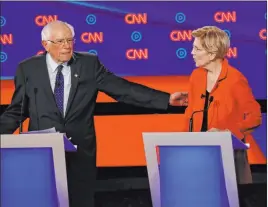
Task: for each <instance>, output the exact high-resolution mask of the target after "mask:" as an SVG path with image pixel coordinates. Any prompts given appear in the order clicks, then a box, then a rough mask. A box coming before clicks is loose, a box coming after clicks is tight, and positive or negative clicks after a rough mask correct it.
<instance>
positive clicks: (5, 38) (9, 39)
mask: <svg viewBox="0 0 268 207" xmlns="http://www.w3.org/2000/svg"><path fill="white" fill-rule="evenodd" d="M0 43H1V44H2V45H12V44H13V34H1V35H0Z"/></svg>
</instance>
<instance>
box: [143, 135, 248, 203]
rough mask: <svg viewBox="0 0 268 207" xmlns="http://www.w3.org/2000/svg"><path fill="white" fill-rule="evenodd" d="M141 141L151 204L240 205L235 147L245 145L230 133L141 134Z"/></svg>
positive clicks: (244, 146)
mask: <svg viewBox="0 0 268 207" xmlns="http://www.w3.org/2000/svg"><path fill="white" fill-rule="evenodd" d="M143 141H144V149H145V156H146V161H147V171H148V177H149V184H150V192H151V197H152V204H153V207H197V206H198V207H239V199H238V192H237V180H236V172H235V163H234V150H235V149H236V150H237V149H244V150H246V149H248V147H247V145H245V144H244V143H243V142H242V141H240V140H239V139H236V138H234V137H232V135H231V133H229V132H190V133H189V132H171V133H165V132H160V133H143ZM156 147H158V148H159V160H158V159H157V154H156ZM158 161H159V162H158Z"/></svg>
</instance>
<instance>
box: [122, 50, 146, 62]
mask: <svg viewBox="0 0 268 207" xmlns="http://www.w3.org/2000/svg"><path fill="white" fill-rule="evenodd" d="M126 57H127V59H128V60H147V59H148V49H147V48H146V49H128V50H127V52H126Z"/></svg>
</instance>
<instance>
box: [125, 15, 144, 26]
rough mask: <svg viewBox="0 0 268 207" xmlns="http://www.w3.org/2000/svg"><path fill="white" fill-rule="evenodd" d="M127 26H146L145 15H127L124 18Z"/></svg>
mask: <svg viewBox="0 0 268 207" xmlns="http://www.w3.org/2000/svg"><path fill="white" fill-rule="evenodd" d="M125 22H126V23H127V24H147V22H148V20H147V13H143V14H127V15H126V16H125Z"/></svg>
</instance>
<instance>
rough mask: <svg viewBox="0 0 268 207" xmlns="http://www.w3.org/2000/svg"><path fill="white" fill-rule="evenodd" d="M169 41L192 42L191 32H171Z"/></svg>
mask: <svg viewBox="0 0 268 207" xmlns="http://www.w3.org/2000/svg"><path fill="white" fill-rule="evenodd" d="M170 39H171V40H172V41H174V42H179V41H192V30H173V31H172V32H171V33H170Z"/></svg>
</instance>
